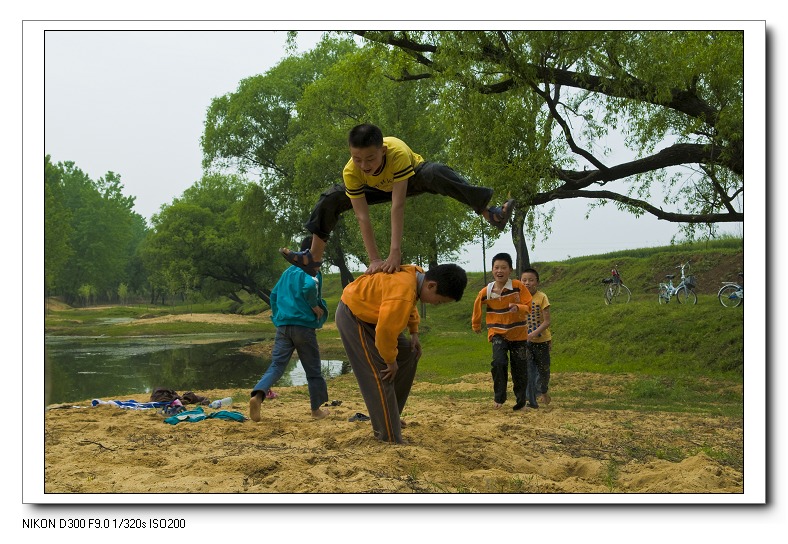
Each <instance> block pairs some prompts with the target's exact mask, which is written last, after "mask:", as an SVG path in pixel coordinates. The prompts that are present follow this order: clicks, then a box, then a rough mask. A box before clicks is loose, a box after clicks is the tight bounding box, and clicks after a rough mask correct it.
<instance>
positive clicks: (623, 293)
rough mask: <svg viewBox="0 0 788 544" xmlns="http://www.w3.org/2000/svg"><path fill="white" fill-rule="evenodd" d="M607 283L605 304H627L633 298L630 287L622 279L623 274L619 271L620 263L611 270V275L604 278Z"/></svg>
mask: <svg viewBox="0 0 788 544" xmlns="http://www.w3.org/2000/svg"><path fill="white" fill-rule="evenodd" d="M602 283H604V284H605V304H616V303H621V304H625V303H627V302H629V299H630V298H632V293H631V292H630V291H629V287H627V286H626V285H624V282H623V281H621V274H619V272H618V265H615V266H614V267H613V269H612V270H611V271H610V277H609V278H605V279H603V280H602Z"/></svg>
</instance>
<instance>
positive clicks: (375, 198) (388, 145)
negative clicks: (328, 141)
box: [279, 124, 515, 276]
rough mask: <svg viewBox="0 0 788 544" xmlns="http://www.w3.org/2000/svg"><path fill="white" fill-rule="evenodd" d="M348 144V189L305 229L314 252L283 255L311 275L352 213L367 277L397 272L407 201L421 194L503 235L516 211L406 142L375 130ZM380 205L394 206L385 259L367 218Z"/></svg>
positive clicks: (318, 208) (318, 209)
mask: <svg viewBox="0 0 788 544" xmlns="http://www.w3.org/2000/svg"><path fill="white" fill-rule="evenodd" d="M348 144H349V146H350V160H349V161H348V163H347V164H346V165H345V169H344V170H343V171H342V178H343V180H344V185H340V184H336V185H334V186H333V187H331V188H330V189H328V190H327V191H325V192H324V193H323V194H321V195H320V199H319V200H318V201H317V204H316V205H315V207H314V209H313V210H312V215H311V216H310V218H309V221H308V222H307V223H306V224H305V227H306V229H307V230H308V231H309V232H311V233H312V234H313V235H314V236H313V237H312V247H311V248H310V249H309V250H307V251H298V252H296V251H290V250H289V249H287V248H281V249H280V250H279V252H280V253H281V254H282V256H284V258H285V259H287V261H288V262H290V263H291V264H294V265H296V266H298V267H299V268H302V269H303V270H304V271H305V272H306V273H308V274H309V275H311V276H314V275H315V274H317V271H318V270H319V269H320V266H321V265H322V264H323V261H322V259H323V251H324V250H325V246H326V242H327V241H328V238H329V236H330V235H331V231H332V230H333V229H334V227H335V226H336V224H337V221H338V220H339V215H340V214H341V213H342V212H345V211H347V210H349V209H350V208H353V211H354V213H355V214H356V219H357V220H358V224H359V228H360V229H361V236H362V238H363V240H364V247H365V248H366V250H367V254H368V255H369V266H368V268H367V271H366V273H367V274H374V273H375V272H379V271H383V272H388V273H391V272H396V271H398V270H399V267H400V264H401V260H402V247H401V244H402V230H403V225H404V217H405V198H406V197H409V196H415V195H419V194H422V193H432V194H438V195H443V196H450V197H451V198H454V199H455V200H457V201H459V202H462V203H463V204H466V205H468V206H470V207H471V208H473V210H474V211H475V212H476V213H478V214H479V215H482V216H483V217H484V218H485V219H486V220H487V221H489V222H490V224H491V225H493V226H495V227H496V228H497V229H499V230H503V229H504V227H505V226H506V223H507V222H508V221H509V218H510V217H511V214H512V211H513V210H514V206H515V201H514V199H509V200H507V201H506V203H505V204H504V205H503V206H492V207H488V206H487V205H488V204H489V202H490V199H491V198H492V194H493V191H492V189H488V188H486V187H477V186H474V185H471V184H470V183H468V181H467V180H465V179H464V178H463V177H462V176H460V175H458V174H457V173H456V172H455V171H454V170H452V169H451V168H449V167H448V166H446V165H444V164H441V163H437V162H429V161H425V160H424V159H423V158H422V157H421V156H420V155H418V154H417V153H414V152H413V151H412V150H411V149H410V147H408V145H407V144H406V143H405V142H403V141H402V140H400V139H398V138H394V137H391V136H388V137H385V138H384V137H383V133H382V132H381V130H380V129H379V128H378V127H376V126H375V125H370V124H362V125H357V126H355V127H353V129H352V130H351V131H350V135H349V136H348ZM381 202H391V248H390V250H389V255H388V257H387V258H386V260H382V259H381V258H380V254H379V253H378V248H377V244H376V243H375V235H374V233H373V230H372V223H371V222H370V218H369V205H372V204H378V203H381Z"/></svg>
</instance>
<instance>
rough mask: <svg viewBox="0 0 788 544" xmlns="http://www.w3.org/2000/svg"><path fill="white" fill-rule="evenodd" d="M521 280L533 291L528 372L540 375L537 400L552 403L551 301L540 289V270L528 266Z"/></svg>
mask: <svg viewBox="0 0 788 544" xmlns="http://www.w3.org/2000/svg"><path fill="white" fill-rule="evenodd" d="M520 280H521V281H522V282H523V284H525V287H526V288H527V289H528V292H529V293H531V297H532V299H531V313H530V314H529V315H528V346H527V355H528V372H529V373H530V372H534V373H536V374H537V375H538V380H537V383H536V388H537V393H538V397H537V402H541V403H544V404H550V394H549V393H548V392H547V391H548V389H549V385H550V350H551V349H552V348H553V337H552V334H551V333H550V301H549V300H548V298H547V295H546V294H544V293H543V292H542V291H540V290H539V272H537V271H536V270H534V269H533V268H526V269H525V270H523V273H522V274H521V275H520Z"/></svg>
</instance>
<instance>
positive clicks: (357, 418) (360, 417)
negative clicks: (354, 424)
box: [348, 412, 369, 421]
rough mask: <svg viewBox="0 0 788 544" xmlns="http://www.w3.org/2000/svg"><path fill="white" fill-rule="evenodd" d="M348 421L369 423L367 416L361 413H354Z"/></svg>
mask: <svg viewBox="0 0 788 544" xmlns="http://www.w3.org/2000/svg"><path fill="white" fill-rule="evenodd" d="M348 421H369V416H368V415H366V414H362V413H361V412H356V413H355V414H354V415H352V416H350V417H349V418H348Z"/></svg>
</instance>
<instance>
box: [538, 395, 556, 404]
mask: <svg viewBox="0 0 788 544" xmlns="http://www.w3.org/2000/svg"><path fill="white" fill-rule="evenodd" d="M551 400H552V399H551V398H550V395H549V394H548V393H542V394H541V395H539V396H538V397H537V398H536V402H537V403H539V404H550V401H551Z"/></svg>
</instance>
